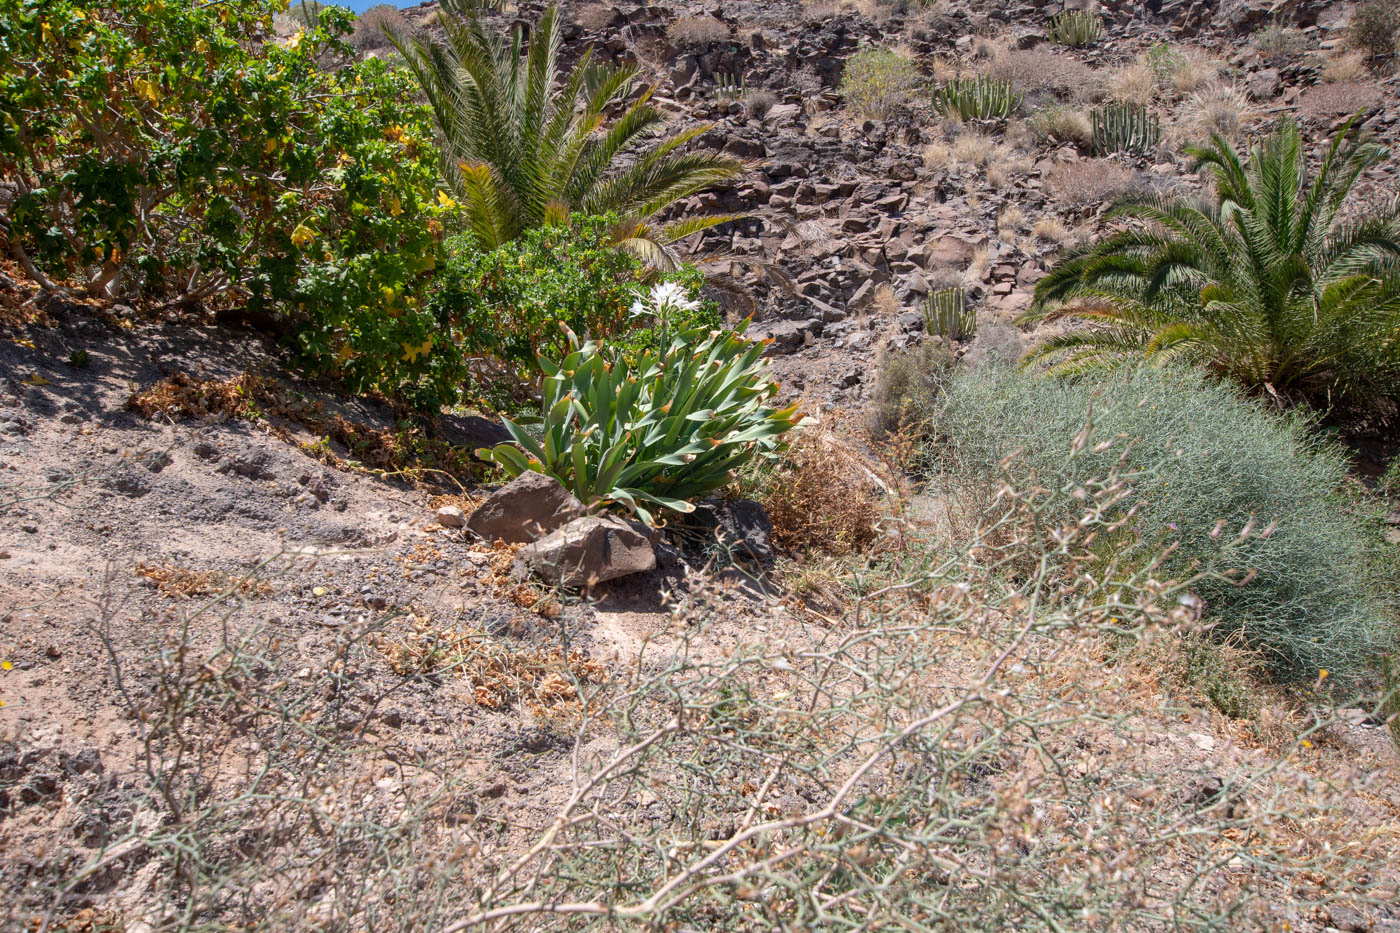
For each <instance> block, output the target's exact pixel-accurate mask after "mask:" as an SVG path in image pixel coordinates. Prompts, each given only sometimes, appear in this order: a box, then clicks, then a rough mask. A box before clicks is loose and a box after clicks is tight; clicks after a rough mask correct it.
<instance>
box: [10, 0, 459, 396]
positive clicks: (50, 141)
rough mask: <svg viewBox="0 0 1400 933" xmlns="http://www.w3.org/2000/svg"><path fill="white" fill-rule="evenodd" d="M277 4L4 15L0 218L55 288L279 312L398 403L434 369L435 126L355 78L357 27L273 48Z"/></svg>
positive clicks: (151, 5)
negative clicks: (429, 279) (3, 200)
mask: <svg viewBox="0 0 1400 933" xmlns="http://www.w3.org/2000/svg"><path fill="white" fill-rule="evenodd" d="M276 6H278V4H276V3H275V2H273V0H230V2H225V3H217V4H204V3H193V2H190V0H175V2H167V0H155V2H148V0H115V2H112V3H107V4H101V5H93V4H78V3H72V2H69V0H32V2H23V3H21V2H18V0H0V21H3V22H4V23H5V26H6V36H5V39H4V41H3V42H0V175H3V180H4V182H5V183H6V184H8V185H12V186H13V188H14V190H15V192H16V196H15V198H14V199H13V201H12V202H11V203H10V204H9V205H8V206H7V207H6V208H5V210H4V216H3V218H0V219H3V222H4V225H5V227H6V230H7V233H8V239H9V246H10V248H11V251H12V252H13V253H14V255H15V256H16V258H17V259H18V260H19V261H20V263H21V264H22V265H23V266H25V267H26V271H27V272H29V274H30V275H31V276H32V277H34V278H35V279H36V280H37V281H39V282H40V283H41V284H44V285H45V286H46V287H48V288H51V289H54V290H68V291H80V292H85V293H87V294H90V295H93V296H100V297H108V298H124V299H137V298H145V299H147V300H150V301H154V302H184V303H191V304H192V303H206V304H208V303H213V304H246V305H248V306H250V307H251V308H252V309H253V310H255V311H261V310H266V311H270V312H272V313H274V314H275V315H278V316H280V317H281V318H282V319H283V321H284V322H285V323H286V324H287V325H288V326H289V328H290V329H292V330H293V331H295V334H296V344H297V347H298V349H299V350H300V351H301V353H302V356H303V359H304V360H305V361H306V362H307V363H308V364H309V365H311V366H312V367H313V368H316V369H318V370H322V371H329V372H332V373H334V374H336V375H339V376H342V377H344V378H345V379H346V380H347V381H349V382H350V383H351V384H352V387H354V388H357V389H368V388H381V389H384V390H385V391H389V392H395V391H397V389H398V387H399V386H400V384H401V383H403V382H405V381H406V380H412V379H415V378H417V376H418V375H419V374H421V373H422V372H423V371H424V370H425V365H426V362H427V360H428V359H429V358H430V357H431V354H430V353H429V351H430V350H431V349H432V346H433V345H432V342H431V341H432V337H433V330H432V328H431V326H430V324H429V321H428V320H427V319H426V318H424V317H423V316H422V314H421V313H420V312H419V310H418V309H417V307H416V298H415V294H416V292H417V290H418V289H419V287H420V285H421V283H422V280H423V277H424V276H425V274H426V273H427V272H428V271H429V270H431V269H432V268H433V266H434V265H435V264H436V262H437V259H438V254H439V251H440V243H439V239H440V236H441V234H442V231H443V226H442V223H443V219H444V218H443V215H444V214H447V213H449V208H448V207H447V206H446V205H445V204H444V203H442V202H440V201H439V200H438V199H437V198H436V196H435V192H434V184H435V179H436V174H437V154H436V152H435V151H434V149H433V147H432V146H431V145H430V143H429V140H431V138H432V133H431V128H430V124H429V122H428V114H427V112H426V110H424V109H423V108H421V107H419V106H418V105H416V104H413V103H412V102H411V96H410V93H409V86H408V81H407V80H406V79H405V78H404V77H403V76H402V75H401V74H397V73H394V72H391V71H389V70H388V69H386V68H385V66H384V65H383V64H382V63H380V62H365V63H362V64H349V63H348V62H349V55H350V53H349V49H348V48H347V47H346V46H345V45H344V44H343V43H342V42H341V41H340V38H339V37H340V36H341V35H342V34H343V33H344V32H345V31H346V30H347V29H348V28H349V24H350V19H351V17H350V14H349V13H348V11H346V10H344V9H342V8H339V7H326V8H324V9H323V10H322V11H321V15H320V20H319V26H318V27H316V28H314V29H311V30H309V31H306V32H303V33H301V34H300V35H299V36H298V37H297V38H296V39H294V40H292V41H290V42H286V43H281V42H273V41H269V39H270V30H271V19H272V14H273V10H274V8H275V7H276ZM328 61H330V62H340V63H342V64H344V67H340V68H335V69H329V70H328V69H326V68H325V67H323V66H324V64H325V63H326V62H328Z"/></svg>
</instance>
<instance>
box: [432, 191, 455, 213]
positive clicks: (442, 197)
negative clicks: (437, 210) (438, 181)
mask: <svg viewBox="0 0 1400 933" xmlns="http://www.w3.org/2000/svg"><path fill="white" fill-rule="evenodd" d="M437 199H438V203H439V204H441V205H442V206H443V207H445V208H447V209H448V210H449V211H450V210H452V209H453V208H455V207H456V206H457V202H456V201H454V200H452V199H451V198H450V197H448V196H447V192H446V191H439V192H438V198H437Z"/></svg>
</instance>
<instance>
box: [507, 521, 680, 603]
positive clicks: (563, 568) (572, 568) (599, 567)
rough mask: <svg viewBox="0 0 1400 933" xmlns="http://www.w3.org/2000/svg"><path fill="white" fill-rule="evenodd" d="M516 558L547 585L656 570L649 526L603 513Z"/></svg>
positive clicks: (596, 580)
mask: <svg viewBox="0 0 1400 933" xmlns="http://www.w3.org/2000/svg"><path fill="white" fill-rule="evenodd" d="M516 560H517V562H518V563H519V564H523V565H524V566H525V567H528V568H529V569H530V570H531V571H533V572H534V573H535V574H536V575H537V576H539V577H540V579H542V580H544V581H545V582H546V583H553V584H558V585H562V586H572V587H580V586H592V585H593V584H595V583H605V582H607V581H608V580H616V579H617V578H619V577H625V576H629V575H631V574H634V573H645V572H646V571H648V570H654V569H656V551H655V549H654V548H653V547H652V543H651V535H650V534H648V533H647V531H646V529H645V528H643V527H642V526H641V525H637V524H634V523H631V522H624V521H622V520H620V519H616V518H612V517H609V516H601V515H585V516H583V517H582V518H576V519H574V520H573V521H571V522H569V523H568V524H567V525H565V526H563V527H562V528H559V529H557V530H555V531H552V532H550V533H549V534H548V535H546V536H545V537H543V538H540V539H539V540H538V541H536V542H534V543H533V544H530V545H529V546H527V547H525V548H522V549H521V551H520V554H519V555H518V556H517V558H516Z"/></svg>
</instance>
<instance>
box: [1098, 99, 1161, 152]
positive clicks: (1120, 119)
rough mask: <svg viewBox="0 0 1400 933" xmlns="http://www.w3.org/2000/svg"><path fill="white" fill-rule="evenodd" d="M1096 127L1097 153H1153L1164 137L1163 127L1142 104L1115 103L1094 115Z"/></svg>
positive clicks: (1154, 115)
mask: <svg viewBox="0 0 1400 933" xmlns="http://www.w3.org/2000/svg"><path fill="white" fill-rule="evenodd" d="M1090 117H1091V120H1092V123H1093V126H1094V154H1095V155H1105V154H1107V153H1110V152H1138V153H1149V152H1151V151H1152V150H1154V149H1156V148H1157V142H1158V141H1159V140H1160V139H1161V138H1162V124H1161V121H1160V120H1158V119H1157V115H1156V114H1155V113H1150V112H1149V111H1148V109H1147V108H1146V107H1144V106H1143V105H1141V104H1130V103H1125V102H1122V101H1115V102H1114V103H1111V104H1105V105H1104V106H1103V107H1095V108H1094V109H1093V110H1092V111H1091V112H1090Z"/></svg>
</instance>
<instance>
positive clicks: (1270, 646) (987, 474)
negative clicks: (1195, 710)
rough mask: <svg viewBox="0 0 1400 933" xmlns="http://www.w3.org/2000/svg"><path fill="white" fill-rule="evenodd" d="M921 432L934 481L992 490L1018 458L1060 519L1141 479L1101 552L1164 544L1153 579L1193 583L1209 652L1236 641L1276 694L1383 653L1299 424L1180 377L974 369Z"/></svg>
mask: <svg viewBox="0 0 1400 933" xmlns="http://www.w3.org/2000/svg"><path fill="white" fill-rule="evenodd" d="M1091 411H1092V416H1091V423H1092V429H1091V430H1090V432H1089V433H1088V434H1087V435H1081V432H1082V431H1083V430H1084V427H1085V424H1086V416H1087V415H1088V414H1089V413H1090V412H1091ZM933 428H934V432H935V436H936V440H935V441H934V442H933V448H932V450H931V451H930V453H931V459H932V460H933V461H934V462H936V463H937V464H938V465H939V468H940V469H941V470H942V471H943V473H944V474H945V476H946V477H947V478H949V479H951V480H952V481H953V482H955V483H958V484H959V485H960V486H962V488H973V489H976V488H981V489H984V490H985V489H988V488H991V485H992V484H993V482H994V481H995V480H996V478H997V477H998V476H999V475H1000V472H1001V469H1002V467H1001V462H1002V460H1003V458H1005V457H1007V456H1008V455H1010V454H1013V453H1016V452H1017V451H1019V454H1018V456H1017V457H1016V458H1015V459H1014V460H1013V461H1011V463H1012V465H1011V466H1010V467H1009V469H1011V470H1012V471H1013V472H1019V473H1021V474H1022V475H1027V474H1029V472H1030V471H1034V472H1035V474H1036V476H1037V477H1038V480H1039V482H1040V483H1041V485H1042V486H1043V487H1044V488H1045V490H1046V493H1045V495H1047V496H1049V497H1051V498H1052V499H1053V500H1054V501H1056V502H1058V506H1059V507H1058V508H1057V509H1055V510H1054V512H1056V513H1058V514H1060V515H1062V516H1063V517H1065V518H1066V519H1067V518H1068V517H1069V516H1070V515H1071V514H1072V513H1073V512H1074V510H1075V509H1076V508H1077V507H1079V505H1078V503H1077V501H1076V499H1075V496H1074V493H1075V490H1076V489H1078V488H1079V483H1081V482H1082V481H1084V480H1086V479H1087V478H1089V477H1092V476H1101V475H1103V474H1105V473H1106V472H1107V470H1108V468H1109V467H1110V466H1111V465H1112V464H1113V463H1115V462H1116V461H1117V460H1118V458H1119V457H1125V458H1126V460H1127V468H1128V469H1129V470H1133V471H1141V472H1140V473H1138V474H1137V475H1135V476H1134V478H1133V479H1132V480H1131V482H1130V487H1131V495H1130V496H1128V497H1127V498H1126V499H1125V500H1124V502H1123V503H1122V508H1123V510H1124V511H1125V512H1126V510H1127V509H1129V508H1132V507H1136V508H1137V512H1136V513H1135V514H1134V515H1133V517H1132V518H1131V520H1130V521H1129V522H1128V523H1127V525H1125V529H1124V531H1125V537H1124V540H1123V541H1114V542H1103V543H1104V545H1105V547H1106V548H1113V549H1118V548H1123V549H1126V553H1123V552H1121V551H1120V552H1119V556H1123V557H1126V558H1127V559H1128V560H1129V562H1130V563H1132V562H1137V563H1138V564H1139V565H1140V564H1141V562H1142V561H1145V560H1148V559H1150V558H1151V556H1152V555H1153V554H1154V553H1156V552H1157V551H1159V550H1160V549H1162V548H1164V547H1166V546H1167V545H1169V544H1173V543H1174V544H1176V549H1175V551H1174V552H1173V553H1172V554H1171V555H1170V556H1169V557H1168V558H1167V561H1166V564H1165V565H1164V567H1163V568H1162V571H1161V573H1162V574H1163V575H1164V576H1165V577H1168V578H1177V579H1182V578H1185V577H1187V576H1189V575H1192V574H1196V573H1200V574H1201V578H1200V580H1199V582H1198V583H1197V584H1196V585H1195V592H1196V593H1197V594H1198V595H1199V597H1200V598H1201V600H1202V602H1203V612H1204V615H1203V619H1204V621H1205V622H1206V623H1208V624H1213V625H1214V632H1215V633H1216V634H1217V635H1218V636H1220V637H1222V638H1223V637H1229V636H1232V635H1234V636H1237V637H1242V638H1243V640H1244V641H1245V642H1246V643H1247V644H1249V645H1250V646H1251V647H1253V648H1255V649H1257V650H1259V651H1260V652H1261V654H1262V655H1263V656H1264V658H1265V660H1266V662H1267V664H1268V665H1269V667H1270V668H1271V670H1272V671H1273V673H1274V674H1275V675H1276V676H1278V677H1280V678H1282V679H1296V680H1310V679H1312V678H1315V677H1317V676H1318V671H1319V670H1323V669H1325V670H1328V671H1330V672H1331V673H1332V674H1333V675H1334V676H1339V677H1346V676H1348V675H1354V674H1358V673H1361V672H1363V671H1364V670H1366V669H1368V667H1369V666H1370V665H1371V664H1372V663H1373V662H1374V661H1375V659H1376V658H1377V657H1378V656H1379V655H1380V654H1381V653H1382V652H1383V651H1385V650H1387V649H1388V648H1389V647H1390V646H1391V645H1393V644H1394V641H1393V637H1394V636H1393V632H1394V623H1395V614H1394V612H1395V605H1394V602H1393V600H1392V599H1391V598H1390V597H1388V596H1384V595H1382V594H1383V593H1384V588H1383V585H1382V581H1381V580H1380V575H1381V574H1382V573H1383V571H1382V570H1381V563H1380V561H1379V558H1380V554H1381V552H1380V548H1381V547H1383V545H1382V543H1381V539H1380V535H1379V532H1378V526H1377V525H1376V524H1374V523H1373V522H1372V518H1373V515H1372V514H1371V513H1370V512H1368V510H1367V508H1366V507H1365V506H1364V505H1362V504H1361V503H1360V502H1359V501H1356V500H1355V499H1354V497H1352V496H1350V495H1348V492H1347V489H1348V485H1349V483H1348V478H1347V470H1346V463H1345V461H1344V459H1343V457H1342V455H1341V454H1340V453H1339V452H1338V451H1336V450H1335V449H1332V448H1330V447H1328V446H1324V445H1323V444H1321V443H1319V442H1318V441H1317V440H1315V438H1314V436H1313V434H1312V432H1311V427H1310V425H1309V423H1308V422H1307V421H1306V420H1305V419H1304V418H1303V417H1302V416H1300V415H1286V416H1285V415H1278V414H1275V413H1273V412H1270V411H1266V410H1264V409H1262V408H1260V407H1259V406H1258V405H1257V404H1255V403H1253V402H1251V401H1250V400H1248V399H1247V398H1245V397H1243V396H1241V395H1240V394H1238V392H1237V390H1235V389H1233V388H1231V387H1229V386H1227V385H1224V384H1221V383H1216V382H1212V381H1209V380H1207V379H1206V378H1205V377H1203V376H1201V375H1197V374H1195V373H1194V372H1191V371H1187V370H1175V369H1158V368H1144V369H1141V370H1138V371H1129V370H1123V371H1119V372H1117V373H1115V374H1113V375H1111V376H1109V377H1108V378H1107V380H1106V381H1091V380H1077V381H1064V380H1061V381H1055V380H1047V379H1043V378H1036V377H1035V376H1033V375H1029V374H1026V373H1016V372H1010V371H1007V370H1005V369H1001V368H987V369H982V370H979V371H966V372H962V373H960V374H958V375H957V376H956V377H955V378H954V379H952V380H951V381H950V383H949V385H948V388H947V390H946V392H945V394H944V396H943V399H942V401H941V402H940V403H939V405H938V406H937V407H936V409H935V413H934V415H933ZM1076 438H1080V443H1079V444H1078V445H1077V446H1078V447H1079V448H1080V449H1079V450H1078V452H1077V453H1072V449H1071V448H1072V446H1076V445H1074V441H1075V439H1076ZM1220 522H1223V523H1224V525H1223V527H1219V528H1217V525H1218V523H1220ZM1246 527H1248V528H1249V529H1251V531H1250V534H1249V535H1248V537H1247V538H1245V539H1244V540H1240V536H1241V532H1242V530H1243V529H1245V528H1246ZM1269 529H1272V531H1271V533H1267V534H1266V533H1265V532H1266V531H1267V530H1269ZM1227 574H1229V575H1231V576H1233V577H1235V578H1236V579H1243V578H1245V577H1249V578H1250V579H1249V581H1248V582H1247V583H1243V584H1240V583H1235V582H1230V580H1228V579H1226V575H1227Z"/></svg>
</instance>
